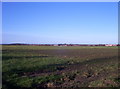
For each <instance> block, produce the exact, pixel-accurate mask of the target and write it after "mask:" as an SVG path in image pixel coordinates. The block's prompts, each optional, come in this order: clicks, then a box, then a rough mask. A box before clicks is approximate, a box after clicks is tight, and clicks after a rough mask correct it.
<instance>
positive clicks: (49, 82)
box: [2, 45, 120, 89]
mask: <svg viewBox="0 0 120 89" xmlns="http://www.w3.org/2000/svg"><path fill="white" fill-rule="evenodd" d="M2 75H3V76H2V81H3V89H20V88H21V89H24V88H25V89H26V88H32V89H37V88H41V87H45V88H47V87H69V88H74V87H120V86H119V82H120V78H118V47H102V46H101V47H100V46H99V47H92V46H88V47H87V46H86V47H84V46H68V47H63V46H31V45H29V46H28V45H27V46H25V45H3V47H2Z"/></svg>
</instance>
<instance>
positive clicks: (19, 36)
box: [2, 2, 118, 44]
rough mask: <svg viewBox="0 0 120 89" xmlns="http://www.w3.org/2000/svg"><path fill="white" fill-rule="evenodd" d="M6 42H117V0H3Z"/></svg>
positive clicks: (4, 38)
mask: <svg viewBox="0 0 120 89" xmlns="http://www.w3.org/2000/svg"><path fill="white" fill-rule="evenodd" d="M2 5H3V7H2V11H3V12H2V15H3V43H17V42H19V43H30V44H34V43H35V44H39V43H40V44H41V43H43V44H45V43H50V44H58V43H72V44H76V43H77V44H114V43H117V42H118V3H117V2H84V3H83V2H57V3H55V2H45V3H44V2H18V3H15V2H12V3H11V2H4V3H3V4H2Z"/></svg>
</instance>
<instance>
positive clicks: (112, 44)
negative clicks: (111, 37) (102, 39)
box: [105, 44, 117, 46]
mask: <svg viewBox="0 0 120 89" xmlns="http://www.w3.org/2000/svg"><path fill="white" fill-rule="evenodd" d="M105 46H117V44H106V45H105Z"/></svg>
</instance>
